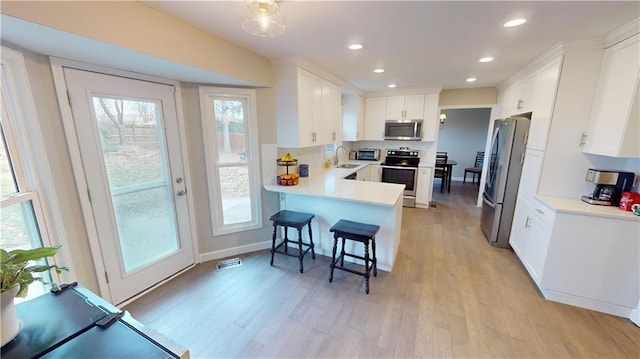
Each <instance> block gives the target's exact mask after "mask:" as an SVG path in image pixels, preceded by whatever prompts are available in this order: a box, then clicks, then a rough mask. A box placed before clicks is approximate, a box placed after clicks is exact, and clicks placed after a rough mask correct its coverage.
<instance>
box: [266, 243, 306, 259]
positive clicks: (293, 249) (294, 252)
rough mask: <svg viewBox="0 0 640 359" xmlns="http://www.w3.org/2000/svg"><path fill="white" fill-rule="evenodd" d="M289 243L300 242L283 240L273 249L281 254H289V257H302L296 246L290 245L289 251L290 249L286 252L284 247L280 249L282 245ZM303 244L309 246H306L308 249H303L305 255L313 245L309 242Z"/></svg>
mask: <svg viewBox="0 0 640 359" xmlns="http://www.w3.org/2000/svg"><path fill="white" fill-rule="evenodd" d="M287 243H295V244H298V242H295V241H287V242H281V243H280V244H278V245H277V246H276V247H275V248H274V249H273V253H280V254H284V255H287V256H289V257H296V258H297V257H300V250H299V249H298V248H296V247H289V248H287V251H288V252H285V251H284V250H283V249H280V247H282V246H284V245H286V244H287ZM302 245H303V246H307V248H306V249H304V250H303V251H302V255H303V256H304V255H305V254H307V253H308V252H309V251H310V250H311V248H312V245H311V244H309V243H304V242H303V243H302Z"/></svg>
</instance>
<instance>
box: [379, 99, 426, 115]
mask: <svg viewBox="0 0 640 359" xmlns="http://www.w3.org/2000/svg"><path fill="white" fill-rule="evenodd" d="M424 97H425V95H408V96H389V97H387V108H386V119H387V120H413V119H422V118H423V116H424Z"/></svg>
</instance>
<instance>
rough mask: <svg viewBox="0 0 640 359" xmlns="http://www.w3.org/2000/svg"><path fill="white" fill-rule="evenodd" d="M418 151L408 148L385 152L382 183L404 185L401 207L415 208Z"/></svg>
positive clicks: (418, 161) (418, 162) (382, 164)
mask: <svg viewBox="0 0 640 359" xmlns="http://www.w3.org/2000/svg"><path fill="white" fill-rule="evenodd" d="M419 164H420V151H419V150H412V149H410V148H408V147H400V149H397V150H387V156H386V157H385V158H384V162H382V163H381V164H380V166H381V167H382V180H381V181H382V182H387V183H399V184H403V185H405V188H404V194H403V201H402V205H403V206H404V207H415V206H416V186H417V183H418V165H419Z"/></svg>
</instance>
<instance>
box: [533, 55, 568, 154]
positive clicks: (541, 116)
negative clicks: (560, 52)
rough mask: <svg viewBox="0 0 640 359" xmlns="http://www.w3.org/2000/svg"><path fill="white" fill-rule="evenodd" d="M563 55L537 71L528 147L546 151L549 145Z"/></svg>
mask: <svg viewBox="0 0 640 359" xmlns="http://www.w3.org/2000/svg"><path fill="white" fill-rule="evenodd" d="M561 64H562V57H561V56H558V57H557V58H556V59H554V60H553V61H551V62H550V63H548V64H546V65H545V66H543V67H542V68H541V69H539V70H538V71H536V73H535V82H536V84H535V94H534V95H533V96H534V97H535V103H534V105H533V115H532V118H531V127H530V128H529V138H528V141H527V148H532V149H536V150H540V151H544V150H545V148H546V146H547V137H548V135H549V127H550V126H551V116H552V115H553V106H554V104H555V101H556V94H557V90H558V79H559V78H560V65H561Z"/></svg>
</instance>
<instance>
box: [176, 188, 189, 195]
mask: <svg viewBox="0 0 640 359" xmlns="http://www.w3.org/2000/svg"><path fill="white" fill-rule="evenodd" d="M176 194H177V195H178V196H184V195H186V194H187V189H186V188H185V189H181V190H179V191H178V193H176Z"/></svg>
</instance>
